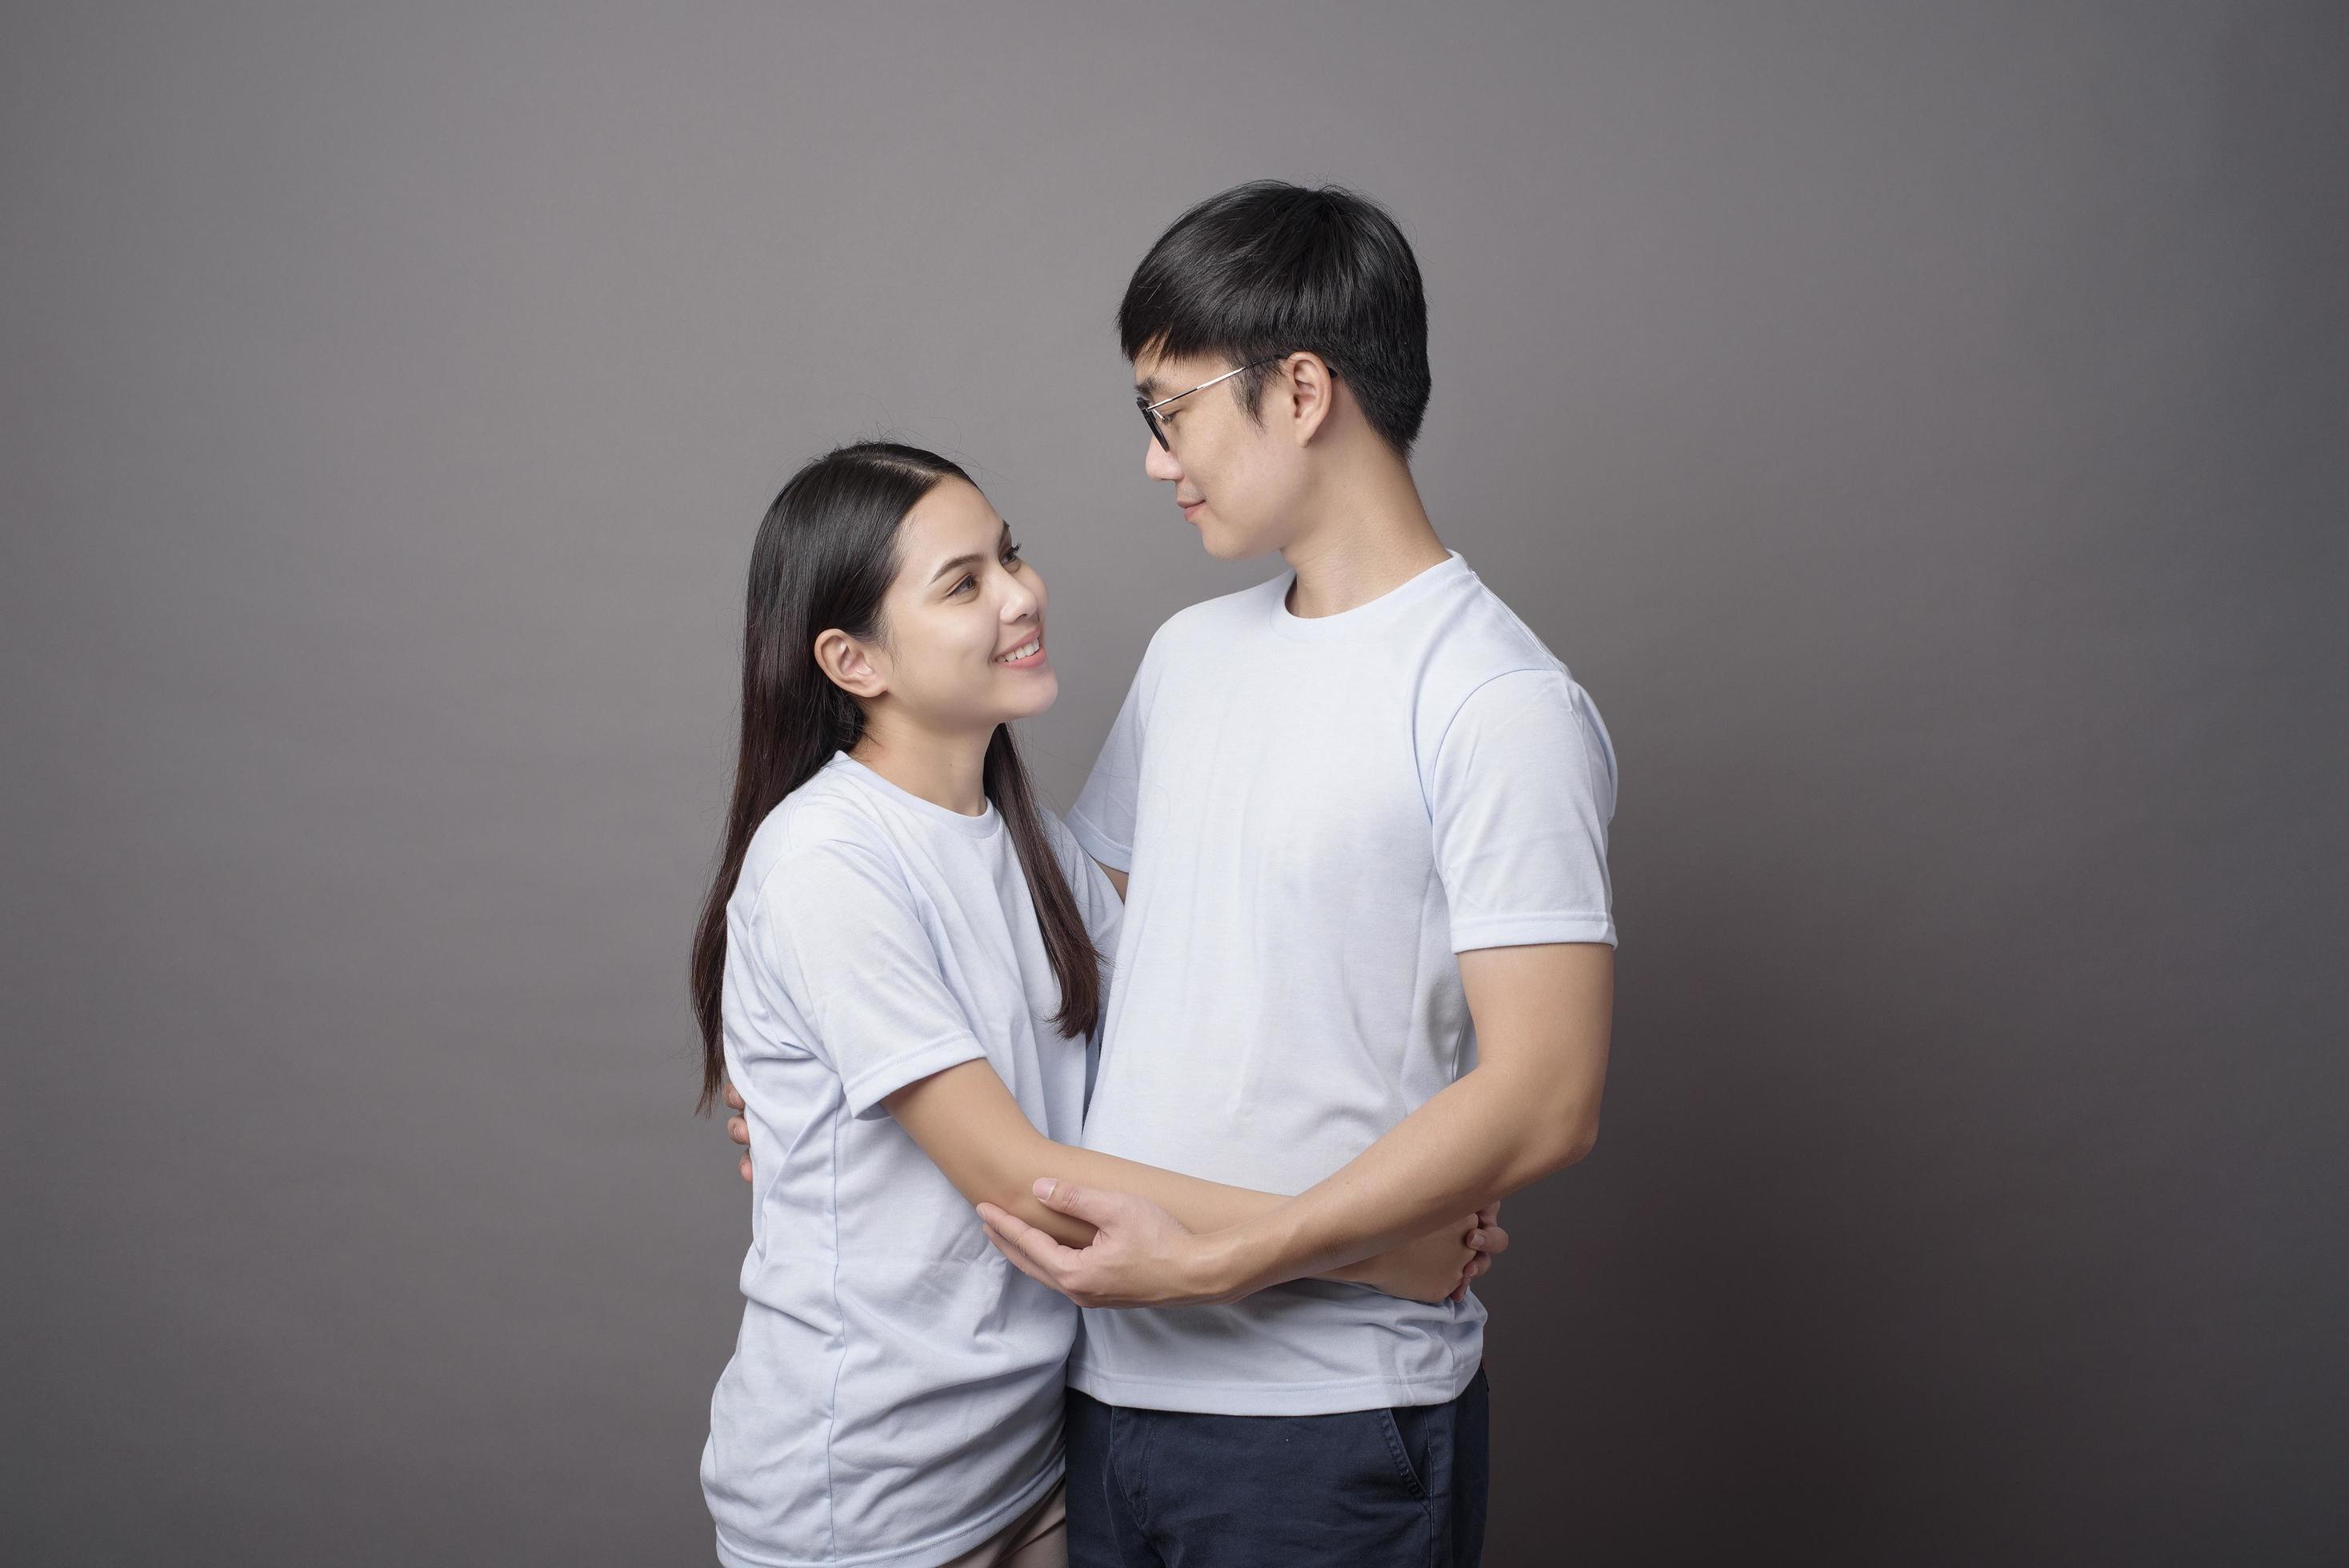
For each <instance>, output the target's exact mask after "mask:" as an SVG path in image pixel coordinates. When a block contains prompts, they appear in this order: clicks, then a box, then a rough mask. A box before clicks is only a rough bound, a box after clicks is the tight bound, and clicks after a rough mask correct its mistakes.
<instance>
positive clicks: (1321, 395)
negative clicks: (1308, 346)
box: [1278, 352, 1338, 447]
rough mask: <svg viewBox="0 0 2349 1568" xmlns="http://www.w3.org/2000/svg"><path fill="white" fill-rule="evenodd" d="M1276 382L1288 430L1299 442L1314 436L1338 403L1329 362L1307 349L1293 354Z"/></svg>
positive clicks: (1301, 444)
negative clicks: (1285, 410) (1280, 379)
mask: <svg viewBox="0 0 2349 1568" xmlns="http://www.w3.org/2000/svg"><path fill="white" fill-rule="evenodd" d="M1282 368H1283V370H1284V371H1285V372H1286V375H1285V377H1284V379H1283V381H1282V382H1281V383H1279V384H1278V385H1279V386H1280V388H1281V394H1282V395H1283V396H1285V397H1286V398H1287V405H1286V406H1287V409H1288V434H1289V437H1290V438H1291V439H1293V440H1295V441H1296V443H1297V444H1298V445H1299V446H1300V447H1301V446H1304V445H1305V444H1306V443H1307V442H1309V441H1310V440H1311V439H1313V438H1314V436H1315V435H1316V434H1318V433H1319V430H1320V428H1321V427H1322V425H1323V424H1324V423H1325V422H1327V420H1328V419H1329V418H1330V414H1331V413H1332V412H1333V411H1334V410H1335V409H1336V407H1337V403H1338V378H1337V377H1334V376H1332V375H1330V366H1329V362H1328V361H1326V360H1324V359H1323V358H1322V357H1321V356H1319V355H1318V354H1313V353H1310V352H1307V353H1299V354H1292V355H1290V356H1288V362H1287V364H1286V365H1285V366H1283V367H1282Z"/></svg>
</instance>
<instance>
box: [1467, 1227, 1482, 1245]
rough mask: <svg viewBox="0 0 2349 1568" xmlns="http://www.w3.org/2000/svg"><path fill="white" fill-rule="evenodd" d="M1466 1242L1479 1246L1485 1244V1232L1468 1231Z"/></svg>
mask: <svg viewBox="0 0 2349 1568" xmlns="http://www.w3.org/2000/svg"><path fill="white" fill-rule="evenodd" d="M1468 1244H1469V1245H1470V1246H1472V1247H1481V1246H1483V1245H1484V1244H1485V1233H1484V1232H1482V1231H1471V1232H1469V1233H1468Z"/></svg>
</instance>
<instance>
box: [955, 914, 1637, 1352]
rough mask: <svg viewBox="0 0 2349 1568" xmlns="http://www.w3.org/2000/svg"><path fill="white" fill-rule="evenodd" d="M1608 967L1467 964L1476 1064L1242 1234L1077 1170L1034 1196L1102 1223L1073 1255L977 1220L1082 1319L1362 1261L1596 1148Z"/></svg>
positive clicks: (1586, 953) (994, 1216) (1540, 962)
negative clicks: (1093, 1310)
mask: <svg viewBox="0 0 2349 1568" xmlns="http://www.w3.org/2000/svg"><path fill="white" fill-rule="evenodd" d="M1614 959H1615V953H1614V949H1613V948H1611V947H1609V946H1608V945H1606V944H1603V943H1552V944H1540V945H1535V946H1525V947H1494V948H1481V949H1477V950H1475V951H1472V952H1468V953H1463V954H1460V976H1461V980H1462V982H1463V984H1464V986H1465V988H1466V992H1467V999H1468V1010H1469V1014H1470V1016H1472V1017H1473V1018H1474V1019H1475V1026H1476V1040H1477V1064H1476V1066H1475V1068H1473V1069H1472V1070H1470V1071H1469V1072H1467V1073H1466V1074H1464V1075H1463V1076H1462V1077H1461V1078H1459V1079H1458V1080H1457V1081H1455V1082H1454V1083H1453V1084H1451V1085H1449V1086H1448V1087H1446V1088H1444V1090H1443V1092H1441V1093H1439V1094H1437V1095H1436V1096H1435V1097H1434V1098H1433V1099H1429V1100H1428V1101H1427V1102H1426V1103H1425V1104H1423V1105H1422V1106H1421V1107H1420V1108H1419V1109H1416V1110H1414V1111H1413V1112H1412V1113H1411V1114H1410V1115H1409V1116H1407V1117H1405V1118H1404V1119H1402V1121H1401V1122H1399V1123H1397V1124H1396V1125H1395V1126H1394V1127H1393V1128H1392V1129H1391V1130H1389V1131H1388V1132H1387V1133H1386V1135H1385V1136H1384V1137H1382V1138H1381V1139H1380V1140H1378V1141H1377V1142H1376V1143H1373V1144H1372V1145H1371V1147H1370V1148H1368V1149H1366V1150H1363V1151H1362V1152H1361V1154H1359V1155H1357V1156H1356V1157H1355V1158H1354V1159H1353V1161H1350V1163H1349V1164H1347V1165H1346V1166H1345V1167H1344V1168H1343V1169H1342V1170H1340V1171H1337V1172H1336V1173H1335V1174H1333V1175H1331V1176H1330V1177H1328V1178H1327V1179H1326V1180H1324V1181H1320V1182H1319V1183H1318V1184H1317V1185H1315V1186H1313V1187H1311V1188H1309V1189H1308V1190H1307V1191H1304V1192H1301V1193H1299V1194H1298V1195H1297V1196H1296V1197H1295V1198H1292V1199H1290V1200H1288V1202H1284V1203H1280V1204H1278V1206H1276V1207H1274V1208H1272V1209H1270V1210H1268V1211H1266V1212H1260V1213H1257V1214H1253V1215H1250V1216H1247V1217H1245V1218H1243V1219H1242V1220H1241V1221H1240V1222H1238V1223H1237V1224H1229V1225H1226V1226H1223V1227H1221V1228H1218V1229H1216V1230H1211V1231H1205V1232H1201V1231H1198V1230H1196V1229H1195V1227H1192V1226H1190V1225H1188V1224H1187V1222H1183V1221H1181V1219H1180V1217H1179V1216H1177V1215H1174V1214H1173V1213H1171V1212H1167V1211H1166V1210H1165V1209H1164V1206H1163V1205H1160V1204H1158V1203H1156V1202H1154V1201H1152V1200H1150V1199H1148V1198H1137V1197H1136V1196H1135V1195H1133V1193H1132V1191H1131V1190H1130V1189H1129V1190H1127V1191H1101V1190H1099V1186H1100V1185H1101V1184H1097V1183H1092V1182H1089V1181H1087V1179H1086V1178H1084V1177H1083V1176H1082V1175H1081V1174H1080V1172H1079V1171H1077V1170H1076V1169H1074V1168H1073V1167H1072V1168H1071V1169H1070V1170H1069V1171H1067V1172H1066V1173H1065V1176H1064V1177H1063V1178H1062V1179H1061V1180H1058V1181H1053V1180H1051V1179H1050V1178H1048V1179H1047V1181H1039V1182H1037V1183H1036V1186H1035V1191H1034V1193H1033V1194H1032V1195H1033V1196H1034V1197H1035V1198H1036V1199H1037V1201H1038V1202H1041V1203H1042V1204H1043V1205H1044V1206H1045V1207H1047V1208H1049V1209H1050V1210H1052V1211H1053V1212H1055V1213H1056V1214H1058V1215H1060V1216H1062V1217H1064V1218H1075V1219H1080V1220H1082V1221H1085V1222H1088V1223H1090V1224H1092V1225H1093V1226H1095V1227H1096V1229H1097V1234H1096V1235H1095V1237H1094V1239H1093V1240H1092V1243H1090V1244H1088V1245H1086V1246H1083V1247H1081V1248H1077V1247H1071V1246H1067V1245H1064V1244H1062V1241H1061V1238H1060V1236H1059V1235H1058V1234H1050V1233H1046V1232H1045V1231H1043V1230H1041V1229H1040V1228H1038V1227H1037V1226H1036V1225H1034V1224H1031V1223H1030V1222H1027V1221H1026V1219H1025V1218H1023V1216H1022V1215H1021V1214H1020V1213H1016V1212H1012V1211H1011V1210H1009V1209H1008V1208H1005V1207H1004V1206H1002V1205H1000V1204H997V1203H994V1202H988V1203H983V1204H981V1206H980V1210H979V1212H980V1215H981V1217H982V1218H983V1219H985V1220H986V1221H987V1222H988V1231H989V1233H990V1234H991V1235H992V1236H993V1237H994V1238H995V1240H996V1243H997V1245H999V1247H1001V1248H1003V1250H1004V1252H1005V1253H1006V1255H1007V1256H1009V1258H1010V1259H1011V1261H1012V1262H1014V1263H1015V1264H1019V1266H1020V1267H1022V1268H1024V1269H1026V1270H1027V1271H1028V1272H1029V1273H1030V1274H1033V1275H1035V1276H1036V1277H1037V1278H1038V1279H1040V1280H1042V1281H1043V1282H1044V1283H1045V1284H1050V1285H1052V1286H1053V1287H1054V1288H1056V1289H1058V1290H1061V1291H1062V1292H1063V1293H1065V1294H1066V1295H1070V1296H1071V1297H1072V1298H1074V1299H1075V1300H1077V1301H1078V1302H1081V1303H1082V1304H1083V1305H1087V1306H1143V1305H1167V1304H1174V1303H1178V1302H1190V1301H1230V1300H1235V1299H1237V1298H1238V1297H1240V1296H1243V1295H1248V1294H1249V1293H1250V1292H1253V1291H1257V1290H1261V1289H1263V1288H1264V1287H1265V1286H1266V1285H1268V1284H1278V1283H1280V1282H1281V1281H1283V1280H1289V1279H1296V1278H1299V1277H1300V1276H1302V1275H1306V1274H1314V1273H1316V1272H1318V1271H1321V1270H1326V1269H1330V1268H1334V1267H1339V1266H1341V1265H1343V1264H1348V1263H1350V1262H1352V1261H1353V1260H1355V1259H1359V1258H1361V1257H1365V1256H1367V1255H1369V1254H1371V1253H1375V1252H1377V1251H1379V1250H1380V1249H1381V1248H1384V1247H1388V1246H1392V1244H1394V1243H1396V1242H1397V1241H1399V1240H1402V1239H1404V1238H1407V1237H1410V1236H1413V1235H1417V1234H1419V1233H1422V1232H1423V1231H1425V1230H1426V1229H1427V1228H1428V1227H1430V1226H1432V1225H1434V1224H1436V1223H1438V1222H1441V1221H1442V1220H1443V1219H1444V1217H1445V1216H1447V1215H1451V1214H1457V1213H1461V1212H1465V1211H1467V1210H1470V1209H1475V1208H1479V1207H1481V1206H1483V1205H1485V1204H1487V1203H1490V1202H1495V1201H1496V1200H1498V1199H1500V1198H1503V1197H1506V1195H1507V1194H1509V1193H1511V1192H1514V1191H1516V1190H1517V1189H1519V1188H1521V1187H1524V1186H1526V1185H1528V1184H1529V1183H1531V1182H1533V1181H1538V1180H1539V1179H1541V1178H1542V1177H1544V1176H1546V1175H1548V1174H1549V1173H1550V1172H1551V1171H1557V1170H1561V1169H1563V1168H1564V1167H1566V1166H1568V1165H1571V1164H1573V1163H1574V1162H1575V1161H1578V1160H1580V1159H1581V1158H1582V1157H1583V1156H1584V1155H1586V1154H1588V1152H1589V1151H1590V1148H1591V1146H1592V1144H1593V1143H1594V1142H1595V1141H1596V1140H1597V1139H1598V1136H1599V1098H1600V1095H1601V1093H1602V1091H1603V1089H1604V1088H1605V1085H1606V1078H1607V1050H1608V1039H1609V1032H1610V1029H1611V1026H1612V1021H1613V1010H1614V975H1615V969H1614ZM1055 1169H1056V1171H1058V1168H1057V1167H1056V1168H1055ZM1108 1185H1110V1186H1112V1187H1115V1186H1117V1185H1118V1184H1116V1183H1110V1184H1108Z"/></svg>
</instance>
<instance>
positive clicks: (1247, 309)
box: [1117, 180, 1428, 457]
mask: <svg viewBox="0 0 2349 1568" xmlns="http://www.w3.org/2000/svg"><path fill="white" fill-rule="evenodd" d="M1117 335H1118V341H1119V342H1120V343H1121V344H1122V345H1123V346H1124V348H1125V356H1126V357H1127V358H1128V359H1137V358H1139V357H1140V356H1141V355H1142V354H1143V350H1145V349H1153V348H1154V349H1156V350H1157V352H1159V353H1160V354H1163V355H1165V356H1169V357H1178V356H1192V355H1218V356H1226V357H1228V358H1229V359H1230V360H1231V361H1232V362H1233V363H1234V364H1236V365H1246V364H1247V363H1249V362H1250V361H1251V360H1257V359H1272V358H1278V357H1281V356H1286V355H1290V354H1296V353H1299V352H1304V351H1310V352H1312V353H1314V354H1318V355H1319V356H1321V357H1322V359H1323V360H1324V361H1326V362H1327V363H1328V365H1329V366H1330V369H1331V370H1332V371H1334V372H1335V373H1336V374H1337V375H1338V376H1339V377H1340V378H1341V379H1342V380H1344V382H1345V383H1346V385H1347V386H1348V387H1351V388H1352V389H1353V393H1354V400H1355V401H1356V402H1358V403H1360V404H1361V407H1362V413H1363V414H1364V416H1365V417H1367V418H1369V420H1370V422H1371V428H1372V429H1374V430H1376V431H1378V433H1379V434H1380V435H1381V436H1382V437H1384V438H1386V442H1387V444H1388V445H1389V446H1391V447H1392V448H1393V449H1395V451H1396V452H1397V453H1398V454H1401V455H1402V456H1406V457H1407V456H1409V455H1410V452H1411V444H1412V442H1413V440H1414V439H1416V438H1417V437H1418V435H1419V422H1420V418H1421V417H1422V416H1423V415H1424V414H1425V413H1426V412H1427V394H1428V375H1427V295H1426V294H1425V293H1424V292H1423V290H1422V288H1421V286H1420V281H1419V261H1418V258H1417V257H1415V256H1413V254H1412V253H1411V242H1409V241H1407V240H1405V239H1404V238H1403V237H1402V230H1401V229H1399V228H1397V227H1396V226H1395V221H1394V220H1393V219H1392V218H1391V217H1389V216H1387V214H1386V211H1385V210H1384V209H1382V208H1381V207H1380V206H1379V204H1378V203H1377V202H1375V201H1371V200H1370V199H1369V198H1367V197H1364V196H1359V195H1357V194H1355V193H1354V192H1353V191H1348V190H1345V189H1343V188H1341V187H1340V186H1336V185H1324V186H1322V187H1320V188H1319V189H1318V190H1312V191H1309V190H1306V189H1305V188H1303V187H1302V186H1298V185H1289V184H1286V183H1284V182H1283V181H1278V180H1256V181H1249V182H1248V183H1247V184H1246V185H1236V186H1234V187H1233V188H1232V189H1231V190H1229V191H1224V192H1223V193H1222V194H1220V195H1216V196H1210V197H1208V198H1207V199H1206V201H1202V202H1200V203H1199V204H1198V205H1197V206H1195V207H1194V208H1192V209H1191V210H1190V211H1187V212H1185V213H1184V214H1183V215H1182V216H1181V217H1180V218H1177V219H1175V220H1174V224H1173V226H1172V227H1170V228H1169V229H1168V230H1167V231H1166V232H1164V233H1163V234H1161V235H1159V236H1158V242H1157V243H1156V244H1154V245H1153V246H1151V247H1150V253H1149V254H1148V255H1146V256H1144V257H1143V258H1142V264H1141V265H1140V266H1138V267H1136V268H1134V269H1133V281H1132V282H1131V283H1129V284H1126V285H1125V298H1124V300H1123V302H1121V303H1120V304H1119V305H1118V307H1117ZM1271 370H1272V366H1257V368H1256V369H1254V370H1251V371H1248V372H1247V374H1245V375H1242V376H1236V377H1233V378H1232V385H1233V387H1234V388H1235V389H1236V391H1237V394H1238V396H1239V399H1240V404H1241V406H1242V407H1245V408H1246V409H1247V411H1248V415H1249V417H1250V418H1255V417H1256V415H1257V405H1258V401H1259V399H1260V398H1261V397H1262V396H1263V392H1264V387H1265V385H1266V383H1267V381H1268V379H1269V378H1270V374H1271Z"/></svg>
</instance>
